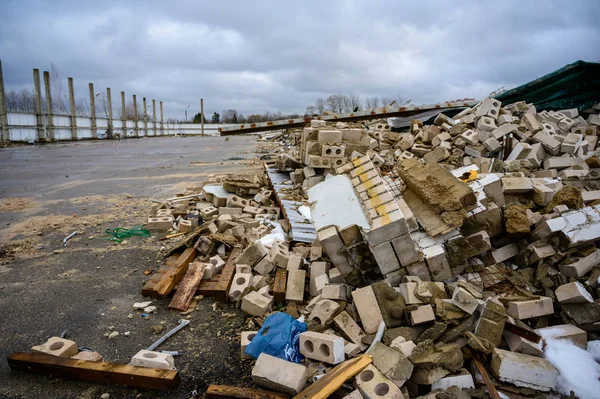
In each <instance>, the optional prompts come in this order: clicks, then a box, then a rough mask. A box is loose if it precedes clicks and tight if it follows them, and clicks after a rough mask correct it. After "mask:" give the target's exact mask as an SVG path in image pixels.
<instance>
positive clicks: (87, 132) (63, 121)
mask: <svg viewBox="0 0 600 399" xmlns="http://www.w3.org/2000/svg"><path fill="white" fill-rule="evenodd" d="M42 119H43V128H44V131H46V133H42V134H45V135H46V137H47V136H48V135H47V130H48V117H47V115H44V117H43V118H42ZM75 122H76V123H77V138H78V139H91V138H92V118H90V117H87V116H77V117H76V118H75ZM125 122H126V124H125V125H126V129H125V130H126V131H125V132H123V121H121V120H120V119H113V120H112V126H113V133H114V134H120V135H121V137H136V133H135V121H132V120H127V121H125ZM52 126H53V128H54V139H55V140H57V141H58V140H60V141H64V140H72V131H71V116H70V115H52ZM96 126H97V137H98V139H105V138H106V130H107V128H108V119H106V118H96ZM225 126H231V125H224V124H212V123H205V124H204V134H205V135H209V136H218V135H219V131H218V128H219V127H225ZM8 129H9V137H10V141H24V142H31V141H38V140H39V138H38V127H37V119H36V115H35V114H28V113H20V112H9V113H8ZM201 134H202V125H200V124H196V123H180V124H179V123H166V122H165V123H164V132H163V134H162V135H164V136H173V135H201ZM160 135H161V131H160V121H158V122H156V124H155V123H154V122H151V121H148V129H147V130H146V129H144V121H143V120H140V121H138V135H137V136H139V137H142V136H149V137H153V136H160Z"/></svg>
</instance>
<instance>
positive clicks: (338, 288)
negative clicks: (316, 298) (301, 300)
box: [321, 277, 351, 302]
mask: <svg viewBox="0 0 600 399" xmlns="http://www.w3.org/2000/svg"><path fill="white" fill-rule="evenodd" d="M328 279H329V277H328ZM348 288H349V287H348V286H347V285H344V284H327V285H326V286H325V287H323V290H322V291H321V297H322V298H323V299H331V300H333V301H344V302H350V301H351V299H350V294H349V290H348Z"/></svg>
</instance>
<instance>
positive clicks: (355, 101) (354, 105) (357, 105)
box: [349, 94, 362, 112]
mask: <svg viewBox="0 0 600 399" xmlns="http://www.w3.org/2000/svg"><path fill="white" fill-rule="evenodd" d="M350 108H351V110H350V111H349V112H355V111H354V110H356V111H360V110H361V109H362V101H361V99H360V95H358V94H350Z"/></svg>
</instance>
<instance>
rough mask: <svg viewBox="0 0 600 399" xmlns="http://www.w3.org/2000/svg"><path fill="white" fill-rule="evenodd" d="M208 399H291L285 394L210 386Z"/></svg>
mask: <svg viewBox="0 0 600 399" xmlns="http://www.w3.org/2000/svg"><path fill="white" fill-rule="evenodd" d="M206 398H208V399H224V398H245V399H289V396H288V395H286V394H284V393H279V392H273V391H265V390H262V389H252V388H238V387H230V386H227V385H214V384H210V385H209V386H208V389H207V390H206Z"/></svg>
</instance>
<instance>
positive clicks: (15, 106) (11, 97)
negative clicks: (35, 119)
mask: <svg viewBox="0 0 600 399" xmlns="http://www.w3.org/2000/svg"><path fill="white" fill-rule="evenodd" d="M6 109H7V110H8V112H29V113H34V112H35V93H34V91H33V89H31V88H28V87H24V88H22V89H21V90H19V91H16V90H10V91H8V92H7V93H6Z"/></svg>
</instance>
